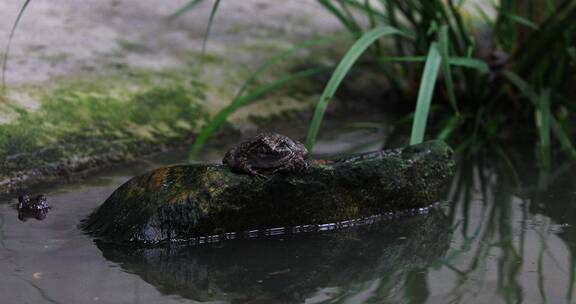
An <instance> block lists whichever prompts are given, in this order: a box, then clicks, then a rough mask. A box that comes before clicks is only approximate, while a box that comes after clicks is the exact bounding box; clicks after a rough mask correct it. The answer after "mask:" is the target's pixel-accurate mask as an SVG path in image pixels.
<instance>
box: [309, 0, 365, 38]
mask: <svg viewBox="0 0 576 304" xmlns="http://www.w3.org/2000/svg"><path fill="white" fill-rule="evenodd" d="M318 2H319V3H320V4H321V5H322V6H324V8H325V9H326V10H327V11H329V12H331V13H332V14H333V15H334V16H335V17H336V18H337V19H338V20H339V21H340V22H341V23H342V24H343V25H344V26H345V27H346V28H347V29H348V30H349V31H350V32H353V33H356V32H359V31H360V28H359V27H358V25H357V24H355V23H354V22H352V20H349V19H348V18H346V16H345V15H344V13H342V12H341V11H340V10H339V9H338V8H337V7H336V6H334V5H333V4H332V3H331V0H318Z"/></svg>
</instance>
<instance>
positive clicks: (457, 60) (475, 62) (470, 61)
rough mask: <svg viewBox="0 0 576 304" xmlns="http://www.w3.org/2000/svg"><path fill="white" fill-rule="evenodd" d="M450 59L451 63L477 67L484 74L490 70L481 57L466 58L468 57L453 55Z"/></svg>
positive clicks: (470, 67) (472, 67) (471, 67)
mask: <svg viewBox="0 0 576 304" xmlns="http://www.w3.org/2000/svg"><path fill="white" fill-rule="evenodd" d="M448 61H449V62H450V65H456V66H461V67H466V68H469V69H475V70H477V71H479V72H480V73H482V74H486V73H488V72H489V71H490V69H489V68H488V65H487V64H486V62H484V61H482V60H479V59H474V58H466V57H451V58H450V59H448Z"/></svg>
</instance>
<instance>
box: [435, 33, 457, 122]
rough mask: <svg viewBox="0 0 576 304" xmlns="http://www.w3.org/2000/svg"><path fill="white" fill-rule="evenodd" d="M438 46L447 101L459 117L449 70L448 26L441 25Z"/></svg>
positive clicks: (450, 70)
mask: <svg viewBox="0 0 576 304" xmlns="http://www.w3.org/2000/svg"><path fill="white" fill-rule="evenodd" d="M438 36H439V37H438V38H439V39H438V40H439V46H440V55H441V56H442V70H443V71H444V82H445V84H446V91H447V92H448V101H450V105H451V106H452V109H453V110H454V113H456V116H460V112H459V111H458V105H457V104H456V94H455V93H454V81H453V80H452V69H450V52H449V41H448V39H449V38H448V26H446V25H443V26H441V27H440V31H439V35H438Z"/></svg>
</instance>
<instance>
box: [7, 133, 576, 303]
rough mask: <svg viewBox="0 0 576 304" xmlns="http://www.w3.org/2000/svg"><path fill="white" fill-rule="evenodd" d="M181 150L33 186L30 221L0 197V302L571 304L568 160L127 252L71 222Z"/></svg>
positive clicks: (328, 150) (484, 171) (479, 172)
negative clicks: (392, 202)
mask: <svg viewBox="0 0 576 304" xmlns="http://www.w3.org/2000/svg"><path fill="white" fill-rule="evenodd" d="M380 139H382V135H381V134H377V133H369V132H359V131H350V132H344V133H341V134H340V135H339V136H336V137H333V138H324V139H323V140H322V141H321V142H320V143H319V144H318V146H317V150H316V151H317V153H318V154H320V155H328V154H334V153H346V152H357V151H362V150H372V149H374V148H376V147H377V146H379V145H380V144H381V143H379V142H378V141H379V140H380ZM221 154H222V151H221V149H220V150H219V149H216V150H213V151H209V152H208V153H206V154H205V158H206V160H215V159H218V156H219V155H221ZM184 156H185V153H183V152H174V153H167V154H162V155H157V156H155V157H152V158H149V159H145V160H142V161H139V162H136V163H133V164H131V165H129V166H125V167H121V168H115V169H111V170H109V171H105V172H100V173H98V174H95V175H94V176H92V177H90V178H87V179H85V180H83V181H82V182H75V183H67V184H63V185H60V186H52V187H45V188H42V189H34V191H36V192H42V193H44V194H46V195H47V196H48V199H49V203H50V204H51V205H52V206H53V209H52V210H50V212H49V214H48V217H47V219H46V220H44V221H36V220H34V219H29V220H27V221H26V222H21V221H19V220H18V218H17V212H16V211H15V209H14V208H13V206H12V205H13V203H14V201H11V202H3V203H1V204H0V303H198V302H202V303H573V302H574V301H575V299H574V297H575V296H574V277H575V275H574V274H575V269H574V267H575V265H576V263H574V257H573V254H572V252H573V251H574V249H576V227H575V226H574V225H575V224H576V216H574V215H576V176H575V175H574V167H570V166H569V165H564V166H561V167H560V168H559V169H558V170H556V171H554V172H550V173H547V174H544V173H541V172H538V171H537V170H535V169H534V168H530V167H526V168H522V170H518V172H516V173H517V176H516V175H514V174H512V173H510V174H508V173H506V172H505V171H499V170H496V169H495V168H494V167H493V166H492V164H485V163H484V162H472V161H469V162H464V163H462V165H461V166H460V167H459V172H458V175H457V176H456V178H455V181H454V185H453V187H452V189H451V193H450V195H449V199H448V201H447V202H445V203H443V204H442V205H441V206H440V207H439V208H436V209H433V210H430V212H429V213H428V214H421V215H416V216H403V217H398V218H392V219H389V220H385V221H382V222H379V223H376V224H374V225H370V226H363V227H359V228H355V229H345V230H340V231H329V232H326V233H314V234H301V235H290V236H282V237H269V238H258V239H248V240H236V241H227V242H220V243H217V244H211V245H205V246H203V247H194V248H191V247H184V246H177V247H176V246H173V247H170V248H150V249H139V250H127V249H123V248H115V247H109V246H105V245H101V244H95V243H94V242H93V241H92V239H91V238H90V237H88V236H86V235H84V234H83V233H82V232H81V231H80V230H78V228H77V225H78V223H79V221H80V220H81V219H82V218H84V217H85V216H86V215H87V214H89V212H90V211H91V210H92V209H93V208H95V207H96V206H98V205H99V204H100V203H102V202H103V201H104V200H105V199H106V198H107V196H108V195H110V193H111V192H112V191H113V190H114V189H115V188H116V187H117V186H118V185H120V184H121V183H122V182H124V181H126V180H127V179H128V178H129V177H131V176H133V175H135V174H138V173H141V172H144V171H146V170H150V169H151V168H154V167H158V166H161V165H164V164H169V163H174V162H179V161H182V160H183V159H184ZM526 163H529V162H525V164H526ZM499 172H502V173H501V174H500V173H499ZM515 176H516V177H515Z"/></svg>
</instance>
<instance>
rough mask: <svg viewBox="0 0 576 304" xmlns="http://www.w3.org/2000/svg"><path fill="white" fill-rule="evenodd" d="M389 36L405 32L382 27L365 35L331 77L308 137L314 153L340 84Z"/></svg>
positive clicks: (309, 145)
mask: <svg viewBox="0 0 576 304" xmlns="http://www.w3.org/2000/svg"><path fill="white" fill-rule="evenodd" d="M387 35H405V34H404V33H403V32H401V31H399V30H398V29H396V28H393V27H390V26H380V27H377V28H375V29H373V30H371V31H368V32H366V33H364V34H363V35H362V36H361V37H360V38H359V39H358V40H357V41H356V42H355V43H354V44H353V45H352V47H350V49H349V50H348V52H347V53H346V55H344V57H343V58H342V60H341V61H340V63H339V64H338V67H337V68H336V70H335V71H334V73H333V74H332V77H330V80H329V81H328V84H327V85H326V87H325V88H324V92H322V96H321V97H320V100H319V101H318V104H317V105H316V110H315V112H314V117H313V118H312V122H311V123H310V128H309V129H308V136H307V137H306V146H307V147H308V149H309V150H310V151H312V147H313V146H314V142H315V141H316V136H317V135H318V131H319V129H320V125H321V124H322V119H323V118H324V112H325V111H326V107H327V106H328V103H330V100H331V99H332V97H333V96H334V93H336V90H337V89H338V87H339V86H340V83H341V82H342V80H343V79H344V77H345V76H346V75H347V74H348V72H349V71H350V68H352V66H353V65H354V63H355V62H356V60H358V58H359V57H360V55H362V54H363V53H364V51H366V49H368V47H370V45H372V44H373V43H374V42H375V41H376V40H378V39H379V38H380V37H383V36H387Z"/></svg>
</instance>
